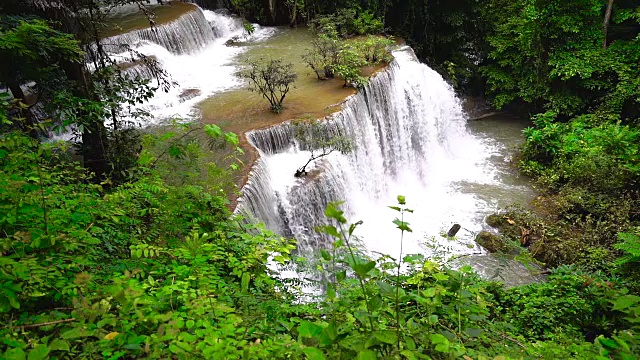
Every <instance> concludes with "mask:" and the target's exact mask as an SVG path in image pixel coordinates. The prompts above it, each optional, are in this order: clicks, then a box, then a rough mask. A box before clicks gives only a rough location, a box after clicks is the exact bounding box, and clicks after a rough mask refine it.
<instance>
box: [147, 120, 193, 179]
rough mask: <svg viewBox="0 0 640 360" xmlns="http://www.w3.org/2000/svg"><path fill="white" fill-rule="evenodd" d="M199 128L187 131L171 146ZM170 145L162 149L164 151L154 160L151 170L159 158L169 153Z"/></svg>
mask: <svg viewBox="0 0 640 360" xmlns="http://www.w3.org/2000/svg"><path fill="white" fill-rule="evenodd" d="M198 129H199V128H193V129H191V130H189V131H187V132H186V133H184V134H182V136H180V137H179V138H177V139H176V140H175V141H174V142H172V143H171V145H173V144H176V143H178V142H179V141H180V140H182V139H184V138H185V137H187V135H189V134H191V133H192V132H194V131H196V130H198ZM171 145H169V146H167V148H165V149H164V151H163V152H162V153H161V154H160V155H159V156H158V157H157V158H156V159H155V160H154V162H153V163H151V166H150V167H151V168H152V169H153V168H154V167H155V166H156V163H157V162H158V160H160V158H162V157H163V156H164V155H165V154H166V153H167V151H169V149H170V148H171Z"/></svg>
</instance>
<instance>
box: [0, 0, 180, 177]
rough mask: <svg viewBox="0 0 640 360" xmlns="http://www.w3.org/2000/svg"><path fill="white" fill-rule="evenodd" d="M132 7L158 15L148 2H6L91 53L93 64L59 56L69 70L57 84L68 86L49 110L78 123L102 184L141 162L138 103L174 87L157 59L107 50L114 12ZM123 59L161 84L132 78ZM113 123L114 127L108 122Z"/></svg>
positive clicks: (90, 165)
mask: <svg viewBox="0 0 640 360" xmlns="http://www.w3.org/2000/svg"><path fill="white" fill-rule="evenodd" d="M127 4H135V5H137V6H138V8H139V9H140V10H141V12H142V13H143V14H144V15H145V16H147V17H149V18H151V17H152V16H153V14H152V13H151V11H150V9H149V8H147V6H146V4H147V1H146V0H103V1H98V0H58V1H44V0H30V1H27V2H26V3H25V2H23V1H18V0H8V1H6V2H5V3H4V4H3V6H4V9H3V10H4V11H6V13H8V14H15V15H16V16H20V17H25V16H26V17H40V18H43V19H46V20H48V22H49V23H50V24H55V26H56V30H58V31H59V32H62V33H67V34H71V35H72V36H73V37H74V38H75V40H77V41H78V42H79V44H80V46H81V48H82V49H83V50H84V51H85V52H86V53H87V56H86V58H84V57H83V59H82V60H85V59H87V60H88V61H77V58H75V57H71V56H69V57H67V56H64V53H60V54H57V56H58V57H59V58H61V60H60V68H61V69H62V70H63V72H61V74H59V76H58V78H57V79H56V81H59V82H61V83H64V84H66V85H67V86H66V87H65V88H64V89H59V90H58V91H56V93H55V94H51V98H52V99H53V101H52V104H53V106H52V108H51V109H48V112H49V113H51V114H56V115H59V118H58V120H59V121H60V122H61V123H62V124H63V125H74V127H73V128H75V129H76V131H77V134H76V135H77V138H78V139H79V140H80V141H79V142H78V145H79V146H78V147H79V149H80V153H81V155H82V157H83V163H84V165H85V166H86V167H87V169H89V170H90V171H92V172H93V173H94V174H95V175H96V177H95V178H96V179H97V180H104V179H107V178H109V177H112V175H115V176H116V177H122V176H121V175H123V174H124V173H125V172H126V170H127V168H128V167H129V165H131V164H135V158H136V156H137V151H135V150H134V151H131V150H132V148H134V149H135V148H136V146H133V147H132V146H130V145H131V141H132V140H135V134H134V133H135V131H133V130H132V129H131V126H130V124H128V123H127V122H128V119H131V118H140V117H141V116H144V115H145V114H143V113H142V112H140V111H137V109H135V107H136V105H137V104H140V103H142V102H144V101H145V100H147V99H148V98H150V97H151V96H153V94H154V92H155V91H156V90H157V89H158V88H161V87H162V88H165V89H166V88H168V87H169V86H170V83H169V82H168V81H167V77H166V73H165V72H164V71H162V69H160V67H159V66H158V65H157V63H156V62H155V60H153V59H151V58H146V57H144V56H143V55H142V54H140V53H137V52H135V51H133V50H131V49H130V48H129V47H128V46H126V45H123V46H121V48H125V49H129V50H130V51H129V54H128V55H129V56H128V57H127V58H119V59H114V58H113V57H112V56H111V55H110V54H108V53H107V51H106V50H105V48H104V46H103V44H102V42H101V36H100V33H101V30H102V29H103V27H104V26H105V24H106V23H107V17H108V16H109V14H110V12H111V11H113V9H115V8H117V7H118V6H121V5H127ZM52 39H55V37H52ZM48 43H51V41H48ZM43 44H47V42H46V41H42V42H37V43H36V44H35V46H37V47H38V48H37V50H36V51H42V49H43ZM119 45H122V44H119ZM122 61H129V62H135V63H137V64H141V65H143V66H148V67H149V69H150V70H151V72H152V73H153V74H154V77H155V78H156V79H157V80H158V84H157V86H154V85H152V84H151V83H150V81H149V80H147V79H144V78H140V77H137V76H134V77H132V76H129V75H127V74H126V73H125V72H124V71H123V69H122V68H121V67H120V66H118V63H119V62H122ZM107 121H108V122H109V125H110V126H107V125H106V124H105V123H106V122H107ZM132 135H134V136H132Z"/></svg>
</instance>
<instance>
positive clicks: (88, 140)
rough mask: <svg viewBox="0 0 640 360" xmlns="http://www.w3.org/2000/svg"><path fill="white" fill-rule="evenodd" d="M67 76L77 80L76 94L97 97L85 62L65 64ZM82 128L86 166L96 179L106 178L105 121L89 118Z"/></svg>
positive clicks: (88, 97) (106, 143)
mask: <svg viewBox="0 0 640 360" xmlns="http://www.w3.org/2000/svg"><path fill="white" fill-rule="evenodd" d="M65 72H66V74H67V77H68V78H69V79H70V80H72V81H73V82H75V85H76V86H75V87H74V88H75V89H74V95H76V96H78V97H81V98H84V99H93V100H97V99H95V98H94V97H95V95H94V94H93V91H91V78H90V77H91V75H89V74H88V72H87V70H86V69H85V68H84V65H83V64H78V63H68V64H67V65H66V66H65ZM88 120H89V121H88V122H86V123H85V124H83V128H82V146H81V147H80V148H81V151H82V157H83V159H84V166H85V168H87V169H88V170H89V171H91V172H93V173H94V174H95V176H96V180H104V179H106V177H107V174H108V173H109V162H108V161H107V145H108V142H107V129H106V128H105V126H104V123H103V122H102V121H100V120H96V119H88Z"/></svg>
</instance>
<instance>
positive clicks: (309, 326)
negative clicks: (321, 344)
mask: <svg viewBox="0 0 640 360" xmlns="http://www.w3.org/2000/svg"><path fill="white" fill-rule="evenodd" d="M298 333H299V334H300V336H302V337H308V338H313V337H316V336H318V335H320V333H322V327H321V326H319V325H316V324H314V323H312V322H310V321H303V322H302V323H300V325H299V326H298Z"/></svg>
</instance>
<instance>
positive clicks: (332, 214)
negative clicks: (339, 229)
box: [324, 202, 347, 224]
mask: <svg viewBox="0 0 640 360" xmlns="http://www.w3.org/2000/svg"><path fill="white" fill-rule="evenodd" d="M340 204H342V203H340V202H331V203H329V205H327V208H326V210H325V211H324V214H325V215H326V216H327V217H328V218H329V219H334V220H336V221H337V222H339V223H341V224H344V223H346V222H347V219H346V218H345V217H344V211H341V210H339V209H338V206H340Z"/></svg>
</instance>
